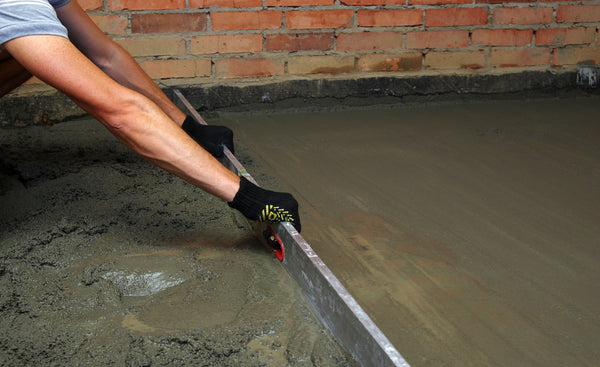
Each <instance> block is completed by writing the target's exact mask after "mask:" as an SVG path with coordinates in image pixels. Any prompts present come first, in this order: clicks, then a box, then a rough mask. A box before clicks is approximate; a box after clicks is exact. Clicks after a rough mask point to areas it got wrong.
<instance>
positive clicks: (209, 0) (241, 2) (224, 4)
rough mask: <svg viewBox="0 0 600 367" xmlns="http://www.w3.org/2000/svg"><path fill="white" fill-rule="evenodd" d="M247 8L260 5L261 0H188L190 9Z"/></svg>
mask: <svg viewBox="0 0 600 367" xmlns="http://www.w3.org/2000/svg"><path fill="white" fill-rule="evenodd" d="M211 6H216V7H219V8H249V7H253V6H262V0H190V8H191V9H201V8H210V7H211Z"/></svg>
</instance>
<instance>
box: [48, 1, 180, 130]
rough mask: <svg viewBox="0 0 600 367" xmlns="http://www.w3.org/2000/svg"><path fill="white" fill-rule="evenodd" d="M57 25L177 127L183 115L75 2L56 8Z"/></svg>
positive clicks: (84, 50)
mask: <svg viewBox="0 0 600 367" xmlns="http://www.w3.org/2000/svg"><path fill="white" fill-rule="evenodd" d="M56 14H57V15H58V18H59V19H60V21H61V23H62V24H63V25H64V26H65V27H66V28H67V30H68V31H69V39H70V40H71V42H72V43H73V44H74V45H75V46H76V47H77V48H78V49H79V50H80V51H81V52H82V53H83V54H84V55H85V56H87V57H88V58H89V59H90V60H91V61H92V62H93V63H94V64H96V65H97V66H98V67H99V68H100V69H102V71H104V72H105V73H106V74H107V75H109V76H110V77H111V78H113V79H114V80H115V81H117V82H118V83H119V84H121V85H123V86H125V87H127V88H129V89H132V90H135V91H137V92H138V93H141V94H143V95H145V96H146V97H147V98H149V99H150V100H152V101H153V102H154V103H155V104H156V105H157V106H159V107H160V108H161V109H162V110H163V111H164V112H165V113H166V114H167V115H168V116H169V117H170V118H171V120H173V121H174V122H175V123H177V124H178V125H179V126H181V124H182V123H183V121H184V120H185V117H186V116H185V114H184V113H183V112H182V111H181V110H180V109H179V108H177V106H175V104H173V102H171V100H170V99H169V98H168V97H167V96H166V95H165V94H164V93H163V91H162V90H161V89H160V88H159V87H158V86H157V85H156V83H154V81H153V80H152V79H150V77H149V76H148V75H147V74H146V73H145V72H144V71H143V70H142V68H141V67H140V66H139V65H138V64H137V62H136V61H135V60H134V59H133V57H131V55H130V54H129V53H128V52H127V51H125V50H124V49H123V48H122V47H121V46H119V45H118V44H117V43H115V42H114V41H113V40H111V39H110V38H108V37H107V36H106V35H105V34H104V33H103V32H102V30H100V28H98V26H97V25H96V24H95V23H94V22H93V21H92V20H91V19H90V17H89V16H88V15H87V14H86V13H85V12H84V11H83V9H82V8H81V7H80V6H79V4H77V2H76V1H71V2H69V3H68V4H67V5H65V6H62V7H60V8H58V9H56Z"/></svg>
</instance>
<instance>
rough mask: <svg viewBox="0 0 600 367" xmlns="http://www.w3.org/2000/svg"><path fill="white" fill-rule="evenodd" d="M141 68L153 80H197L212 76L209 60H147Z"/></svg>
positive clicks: (141, 64)
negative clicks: (197, 78)
mask: <svg viewBox="0 0 600 367" xmlns="http://www.w3.org/2000/svg"><path fill="white" fill-rule="evenodd" d="M140 66H141V67H142V69H144V71H146V73H148V75H150V77H151V78H152V79H167V78H196V77H206V76H210V75H211V62H210V60H208V59H181V60H178V59H170V60H145V61H141V62H140Z"/></svg>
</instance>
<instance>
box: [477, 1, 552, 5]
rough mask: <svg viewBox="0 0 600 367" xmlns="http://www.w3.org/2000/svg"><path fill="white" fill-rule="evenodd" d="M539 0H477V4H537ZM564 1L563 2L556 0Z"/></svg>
mask: <svg viewBox="0 0 600 367" xmlns="http://www.w3.org/2000/svg"><path fill="white" fill-rule="evenodd" d="M536 1H537V0H476V1H475V3H477V4H508V3H535V2H536ZM556 1H563V0H556Z"/></svg>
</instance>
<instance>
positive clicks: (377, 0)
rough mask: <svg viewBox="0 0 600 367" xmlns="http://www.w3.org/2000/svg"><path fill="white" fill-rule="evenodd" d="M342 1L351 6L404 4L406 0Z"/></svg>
mask: <svg viewBox="0 0 600 367" xmlns="http://www.w3.org/2000/svg"><path fill="white" fill-rule="evenodd" d="M340 3H342V4H344V5H350V6H353V5H355V6H368V5H396V4H400V5H404V4H406V0H340Z"/></svg>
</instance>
